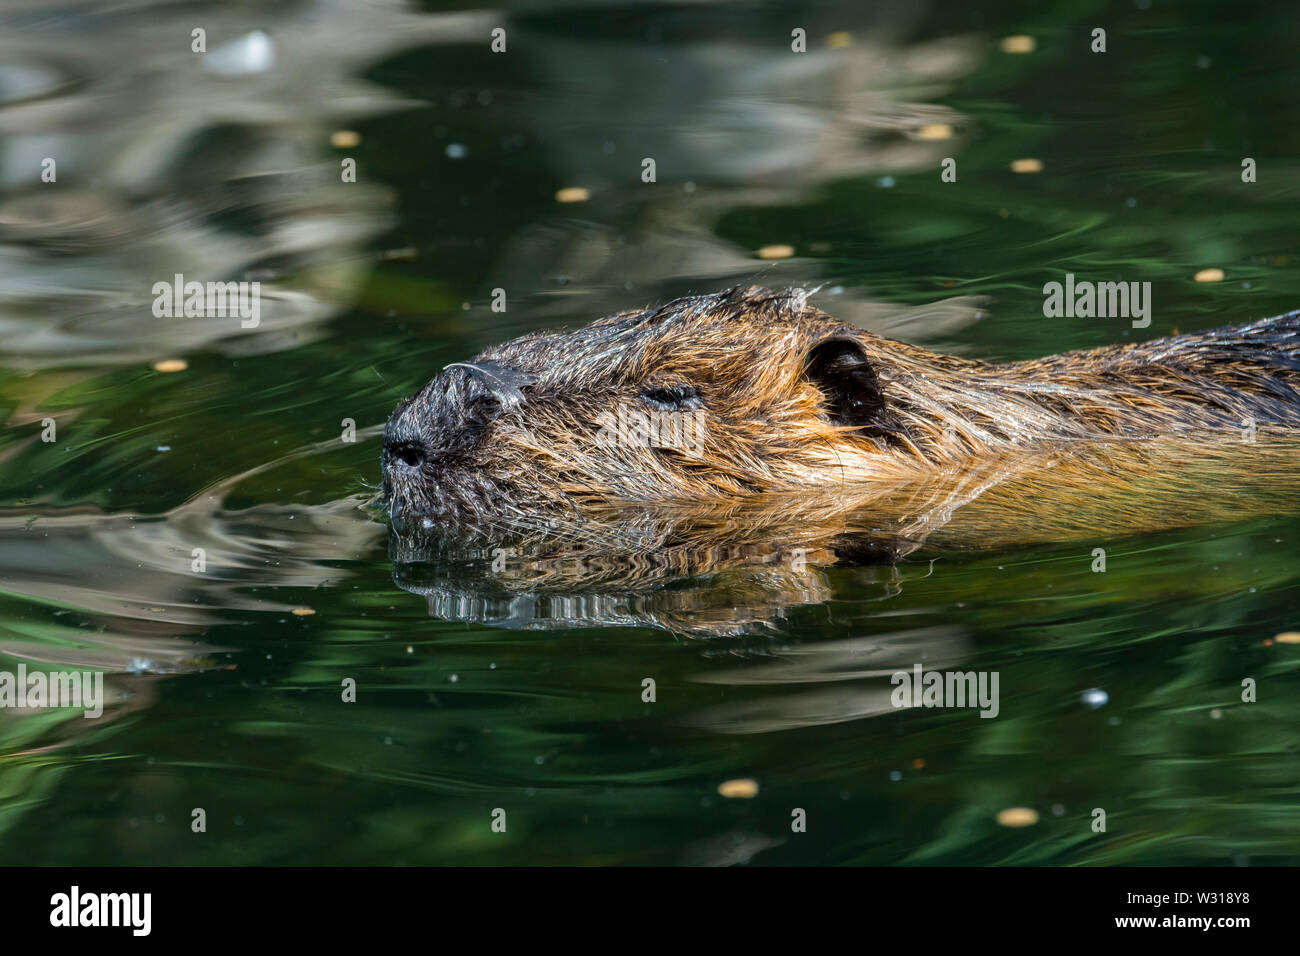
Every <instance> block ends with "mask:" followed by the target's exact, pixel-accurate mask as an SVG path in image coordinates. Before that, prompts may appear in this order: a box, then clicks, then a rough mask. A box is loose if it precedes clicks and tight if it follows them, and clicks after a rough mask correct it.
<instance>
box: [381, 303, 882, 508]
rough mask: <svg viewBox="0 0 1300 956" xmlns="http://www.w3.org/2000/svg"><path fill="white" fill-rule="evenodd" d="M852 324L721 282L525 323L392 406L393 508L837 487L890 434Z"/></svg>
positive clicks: (387, 440)
mask: <svg viewBox="0 0 1300 956" xmlns="http://www.w3.org/2000/svg"><path fill="white" fill-rule="evenodd" d="M866 338H869V337H868V336H865V335H864V333H862V332H861V331H859V330H857V329H854V328H852V327H850V326H847V325H845V324H843V323H841V322H838V321H836V320H834V319H832V318H830V317H829V316H826V315H824V314H822V313H820V312H818V311H817V310H815V309H812V308H809V307H808V306H807V305H806V304H805V301H804V295H803V294H802V293H798V292H790V293H772V292H768V291H766V290H761V289H750V290H743V291H742V290H733V291H731V292H728V293H723V294H719V295H709V296H699V297H694V298H687V299H680V300H677V301H675V302H671V303H669V304H668V305H665V306H663V307H662V308H658V309H653V310H649V311H646V312H638V313H625V314H622V315H616V316H612V317H610V318H606V319H602V320H600V321H598V322H595V323H593V324H592V325H589V326H587V327H586V328H581V329H577V330H574V331H567V332H544V333H535V334H532V335H527V336H524V337H523V338H519V339H516V340H514V341H512V342H507V343H505V344H504V345H500V346H498V347H496V348H492V349H489V350H487V351H486V352H483V353H482V354H480V355H478V356H477V357H475V358H474V359H472V360H471V361H468V362H464V363H455V364H453V365H450V366H448V367H447V368H446V369H445V370H444V371H443V372H442V374H441V375H439V376H437V377H436V378H435V379H433V381H431V382H429V383H428V384H427V385H426V386H425V387H424V388H423V389H422V390H421V391H420V392H419V394H417V395H416V396H415V397H414V398H412V399H410V400H408V401H405V402H403V403H402V404H401V405H400V406H399V407H398V408H397V410H396V411H395V412H394V413H393V415H392V417H391V419H390V420H389V422H388V426H387V428H386V429H385V432H384V453H383V468H384V485H385V491H386V493H387V496H388V498H389V500H390V502H391V503H392V508H393V510H394V512H395V513H398V514H403V513H404V514H415V515H443V514H457V513H469V514H481V513H486V512H500V511H502V510H508V509H510V508H512V507H517V508H521V509H529V510H533V509H537V508H555V507H563V506H565V505H566V504H580V503H581V502H582V501H583V500H586V499H592V498H595V499H602V500H608V499H622V500H630V501H660V500H670V499H675V498H684V499H692V498H700V497H735V496H737V495H744V494H748V493H752V492H756V491H763V490H772V489H777V488H790V487H796V486H800V485H803V484H808V483H819V482H825V481H827V480H839V475H840V472H841V470H842V469H843V467H844V466H846V465H847V467H848V469H849V471H850V472H855V469H854V467H853V465H852V463H846V462H844V460H843V459H844V457H845V455H844V449H845V448H846V447H851V448H853V449H855V452H857V454H861V453H866V452H869V451H870V450H872V449H875V448H877V447H882V448H883V447H884V446H885V445H886V444H887V443H888V442H889V441H890V440H891V439H890V433H891V431H892V430H893V429H894V428H895V427H897V426H896V423H895V422H894V420H893V417H892V416H890V415H889V414H888V413H887V410H886V409H885V408H884V404H883V393H882V385H881V382H880V380H879V378H878V376H877V373H876V370H875V369H876V363H874V362H872V361H871V360H870V358H869V357H868V353H867V350H866V349H865V348H864V345H863V341H864V340H865V339H866Z"/></svg>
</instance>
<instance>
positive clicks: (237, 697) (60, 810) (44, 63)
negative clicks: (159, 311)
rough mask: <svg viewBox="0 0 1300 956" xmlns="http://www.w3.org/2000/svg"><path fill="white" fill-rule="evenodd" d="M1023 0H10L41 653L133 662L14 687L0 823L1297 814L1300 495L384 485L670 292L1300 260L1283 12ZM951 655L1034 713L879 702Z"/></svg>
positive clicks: (1116, 833) (3, 839) (1232, 268)
mask: <svg viewBox="0 0 1300 956" xmlns="http://www.w3.org/2000/svg"><path fill="white" fill-rule="evenodd" d="M980 6H981V8H982V9H981V10H980V11H975V10H972V9H970V5H969V4H965V3H956V2H935V3H928V4H923V3H918V4H900V5H898V6H896V7H891V8H888V9H885V8H881V9H874V10H873V9H865V8H860V6H859V5H857V4H852V3H847V2H836V3H832V4H816V5H813V4H807V5H803V4H789V5H781V4H736V3H715V4H708V5H698V6H694V5H693V6H675V5H667V4H653V3H646V4H631V3H627V4H601V5H594V4H585V3H580V4H576V5H573V6H569V7H566V8H565V9H564V10H563V11H562V12H548V11H546V10H544V9H542V8H541V7H540V6H537V5H534V4H530V3H522V4H516V5H512V6H511V7H510V8H507V9H499V8H488V7H482V8H463V9H454V10H453V9H443V5H440V4H434V3H425V4H423V5H421V6H419V7H412V8H403V7H401V6H400V5H398V4H397V3H395V2H391V0H367V2H364V3H344V2H341V0H339V2H330V0H310V2H308V0H304V2H297V3H288V2H286V3H276V4H271V5H266V6H265V7H259V8H256V9H255V8H252V7H246V6H245V5H239V4H217V5H212V6H209V7H204V8H202V10H199V9H198V8H194V7H191V6H190V5H187V4H172V3H137V4H109V3H99V4H93V3H92V4H70V3H61V2H57V0H56V2H53V3H51V2H49V0H40V2H37V0H17V2H13V0H11V2H9V3H8V4H7V5H6V9H5V11H4V12H3V13H2V14H0V23H3V29H2V30H0V418H2V419H3V421H4V426H5V427H4V429H3V431H0V463H2V464H0V670H3V671H14V670H16V669H17V667H18V665H19V664H20V663H25V664H26V665H27V666H28V667H29V668H36V667H42V668H45V669H66V668H82V669H87V670H99V671H103V672H105V674H106V675H107V676H106V687H107V688H108V691H109V705H108V708H107V710H106V712H105V715H104V716H103V717H102V718H100V719H98V720H85V719H83V718H81V717H80V716H79V714H71V713H69V712H67V711H42V712H19V711H0V862H3V863H31V862H37V863H51V864H55V863H57V864H132V863H143V864H277V863H278V864H323V863H327V864H335V863H353V864H375V863H379V864H388V863H393V864H445V863H451V864H471V865H492V864H537V863H554V864H605V863H677V862H689V863H714V864H728V863H741V862H746V861H752V862H753V863H755V864H769V863H770V864H809V863H875V864H998V863H1003V864H1006V863H1033V864H1112V863H1137V864H1171V863H1201V864H1237V865H1246V864H1251V865H1260V864H1276V863H1292V864H1294V863H1295V862H1297V861H1298V860H1300V836H1297V834H1300V811H1297V793H1298V792H1300V760H1298V759H1297V758H1298V757H1300V712H1298V711H1297V708H1296V707H1295V703H1294V702H1295V700H1296V698H1297V693H1298V692H1300V656H1298V655H1300V646H1297V645H1296V644H1290V643H1285V642H1277V641H1275V640H1274V638H1275V636H1276V635H1278V634H1283V633H1287V632H1294V631H1296V630H1300V611H1298V608H1297V583H1298V580H1297V571H1296V562H1295V554H1296V542H1297V534H1298V533H1300V522H1298V521H1297V518H1296V517H1295V516H1294V514H1292V513H1291V509H1289V508H1287V507H1285V503H1283V504H1282V505H1280V506H1279V507H1278V508H1277V509H1276V510H1277V512H1278V513H1277V514H1274V515H1270V514H1263V515H1248V514H1246V513H1245V511H1244V510H1243V514H1241V515H1239V516H1237V517H1238V518H1239V519H1240V520H1230V521H1217V522H1215V523H1212V524H1208V525H1200V526H1196V527H1191V528H1182V529H1171V530H1164V531H1158V532H1155V533H1143V534H1133V533H1125V530H1124V529H1123V528H1102V527H1099V528H1098V529H1097V530H1096V533H1095V534H1094V535H1091V536H1089V537H1087V538H1086V539H1078V538H1076V539H1074V540H1070V541H1062V542H1055V543H1054V542H1046V543H1042V544H1037V545H1034V546H1032V547H1029V546H1017V547H998V548H984V549H981V548H973V549H972V548H965V549H935V550H933V551H928V550H921V551H917V552H915V553H913V554H909V555H906V556H905V557H904V558H903V560H901V561H900V562H899V563H898V564H896V565H888V564H881V563H872V564H864V565H861V566H830V567H822V566H815V567H813V568H812V569H811V570H805V571H803V572H800V573H798V574H794V573H791V572H788V570H787V569H785V568H784V567H782V568H778V569H775V570H773V569H768V570H767V571H764V570H762V569H757V570H756V569H753V568H750V569H745V568H737V569H732V570H729V571H724V572H716V573H714V572H709V573H700V574H675V575H668V576H660V577H658V578H656V577H655V576H653V575H652V576H650V578H649V580H645V579H637V578H636V577H635V576H629V575H628V574H627V573H625V570H626V569H624V572H617V571H616V572H613V573H611V574H610V575H609V576H608V577H606V578H604V579H600V580H591V579H590V578H585V579H584V578H581V577H579V578H577V579H573V578H564V577H563V576H561V577H560V578H558V579H556V580H552V581H549V582H546V583H537V582H533V583H531V584H530V583H529V581H527V580H524V581H522V582H521V581H520V580H518V579H517V578H512V577H511V576H510V575H509V574H505V575H503V574H501V573H499V572H496V571H494V570H493V568H492V567H491V555H490V553H488V554H486V555H483V556H480V557H478V558H474V557H470V556H462V560H460V561H459V562H457V561H454V560H452V561H448V560H443V561H441V562H439V561H425V562H419V561H408V560H406V558H408V557H410V556H409V555H404V554H402V553H401V552H400V549H399V550H397V551H390V546H391V545H392V542H390V534H389V529H388V527H387V526H386V525H385V524H384V523H383V522H382V521H379V520H376V515H375V514H374V513H373V512H371V511H367V510H366V509H364V508H363V507H361V506H362V504H363V503H364V502H365V501H367V500H368V499H369V498H370V497H372V495H373V493H374V490H375V487H376V484H377V482H378V480H379V465H378V459H379V446H378V441H377V435H378V431H377V428H378V426H379V425H381V424H382V422H383V421H384V420H385V419H386V418H387V416H388V414H389V412H390V411H391V409H392V407H393V406H394V405H395V404H396V403H397V401H398V399H399V398H401V397H402V396H404V395H408V394H410V393H412V392H413V391H414V390H415V389H417V388H418V387H419V386H420V385H421V384H422V383H423V382H424V381H425V380H426V379H427V378H428V377H429V376H430V375H432V374H433V373H434V372H435V371H436V370H438V369H440V368H441V367H442V366H443V365H445V364H447V363H448V362H452V361H457V360H462V359H465V358H466V357H468V356H470V355H472V354H473V353H474V352H476V351H478V350H479V349H481V348H484V347H486V346H488V345H490V344H493V343H495V342H498V341H500V340H502V339H504V338H507V337H511V336H514V335H518V334H522V333H523V332H526V331H529V330H532V329H536V328H543V327H547V326H551V325H563V324H571V323H579V322H585V321H588V320H590V319H592V318H595V317H598V316H600V315H604V314H608V313H612V312H616V311H621V310H625V309H630V308H638V307H642V306H645V305H647V304H651V303H655V302H661V301H664V300H666V299H668V298H671V297H673V296H676V295H680V294H685V293H690V292H707V291H715V290H718V289H721V288H725V287H728V286H730V285H734V284H737V283H748V282H758V283H763V284H768V285H774V286H785V285H804V286H810V287H811V286H816V287H819V289H820V291H819V292H818V293H817V294H816V297H815V299H814V301H815V302H816V304H817V305H819V306H820V307H821V308H823V309H825V310H826V311H828V312H830V313H832V314H834V315H836V316H839V317H841V318H844V319H846V320H849V321H853V322H855V323H858V324H861V325H863V326H864V327H867V328H870V329H872V330H874V331H878V332H882V333H884V334H888V335H892V336H896V337H899V338H903V339H907V340H910V341H915V342H918V343H922V344H924V345H926V346H927V347H931V348H937V349H943V350H947V351H953V352H958V353H961V354H965V355H970V356H975V357H981V358H986V359H993V360H1006V359H1021V358H1030V357H1034V356H1038V355H1042V354H1046V353H1050V352H1056V351H1060V350H1063V349H1068V348H1081V347H1087V346H1093V345H1103V344H1108V343H1112V342H1122V341H1130V340H1134V339H1147V338H1153V337H1156V336H1159V335H1164V334H1169V333H1171V332H1173V331H1175V330H1179V331H1190V330H1194V329H1204V328H1211V327H1214V326H1216V325H1220V324H1224V323H1226V322H1232V321H1245V320H1248V319H1252V318H1259V317H1263V316H1267V315H1273V314H1276V313H1280V312H1283V311H1287V310H1290V309H1294V308H1297V307H1300V273H1297V270H1296V268H1295V263H1296V259H1295V257H1296V256H1297V255H1298V254H1300V244H1298V243H1297V236H1296V223H1297V222H1300V197H1298V196H1297V190H1296V187H1295V183H1296V182H1297V181H1298V176H1300V167H1298V166H1297V163H1296V161H1295V160H1294V158H1293V157H1294V156H1295V155H1297V152H1298V151H1300V132H1298V130H1300V124H1297V123H1296V122H1294V120H1295V119H1296V118H1297V115H1296V110H1295V107H1294V105H1293V102H1292V100H1293V97H1292V94H1291V91H1293V90H1294V89H1295V88H1296V85H1297V82H1300V67H1298V66H1297V62H1296V59H1295V56H1294V50H1295V49H1296V47H1297V44H1298V41H1300V36H1297V32H1298V31H1300V27H1298V25H1297V24H1300V21H1297V20H1296V19H1295V18H1294V17H1293V16H1292V15H1291V11H1289V10H1288V9H1287V8H1286V7H1285V6H1282V5H1278V6H1275V7H1274V6H1269V5H1257V6H1250V7H1241V6H1235V7H1234V6H1219V5H1215V4H1210V3H1186V4H1177V5H1175V4H1172V3H1164V2H1160V0H1149V2H1147V0H1143V2H1142V3H1139V4H1132V3H1119V2H1117V3H1111V4H1097V3H1083V2H1059V3H1052V4H1048V5H1042V4H1035V5H1025V6H1021V5H1018V4H1011V3H994V4H982V5H980ZM197 25H202V26H204V28H205V29H206V31H207V41H208V51H209V52H208V53H207V54H204V55H203V56H200V55H198V54H195V53H193V52H192V51H191V49H190V39H189V38H190V32H191V30H192V29H193V28H194V27H195V26H197ZM1098 26H1100V27H1104V28H1105V29H1106V30H1107V36H1108V50H1107V52H1106V53H1104V54H1094V53H1092V52H1090V50H1089V43H1090V36H1091V33H1092V30H1093V29H1094V28H1095V27H1098ZM497 27H502V28H504V29H505V30H506V31H507V37H508V42H507V51H506V52H505V53H504V54H493V53H492V52H491V50H490V48H489V42H490V34H491V31H492V30H493V29H494V28H497ZM795 27H800V28H803V29H805V30H806V31H807V37H808V52H807V53H804V54H793V53H791V52H790V33H791V30H792V29H794V28H795ZM1017 35H1027V36H1030V37H1033V38H1034V41H1035V42H1034V49H1033V51H1032V52H1030V53H1023V54H1014V53H1007V52H1004V50H1003V48H1002V45H1001V41H1002V40H1003V38H1005V37H1008V36H1017ZM205 57H206V59H205ZM46 157H52V158H54V159H56V161H57V180H56V182H54V183H43V182H42V181H41V179H40V170H41V161H42V160H43V159H44V158H46ZM646 157H652V158H654V159H655V161H656V173H657V181H656V182H654V183H652V184H651V183H644V182H642V180H641V170H642V160H643V159H644V158H646ZM949 157H950V158H954V159H955V160H956V162H957V181H956V182H955V183H943V182H941V180H940V177H939V168H940V163H941V161H942V160H943V159H945V158H949ZM1245 157H1251V158H1254V159H1255V160H1256V161H1257V164H1258V170H1259V173H1258V181H1257V182H1255V183H1252V184H1246V183H1243V182H1242V181H1241V175H1240V172H1241V163H1242V159H1243V158H1245ZM345 158H351V159H355V161H356V165H357V181H356V182H355V183H346V184H344V183H342V182H340V179H339V170H340V163H341V161H342V160H343V159H345ZM1024 158H1034V159H1038V160H1040V161H1041V163H1042V169H1041V172H1038V173H1031V174H1016V173H1013V172H1012V171H1011V169H1010V164H1011V163H1012V162H1013V161H1014V160H1017V159H1024ZM576 187H580V188H582V189H585V190H587V191H588V192H589V198H588V199H587V200H586V201H585V202H581V203H560V202H557V201H556V194H557V191H559V190H562V189H567V188H576ZM775 245H788V246H791V247H792V251H793V255H791V256H789V257H786V258H777V259H765V258H760V257H759V253H758V250H760V249H762V248H764V247H769V246H775ZM1211 268H1215V269H1222V270H1223V272H1224V278H1223V280H1222V281H1219V282H1197V281H1194V278H1193V277H1194V276H1195V275H1196V273H1198V272H1200V271H1201V270H1205V269H1211ZM1066 272H1073V273H1076V274H1077V275H1079V276H1081V277H1086V278H1093V279H1095V280H1122V281H1149V282H1151V283H1152V287H1153V297H1154V303H1155V306H1154V311H1153V320H1152V324H1151V326H1150V328H1147V329H1140V330H1139V329H1132V328H1131V327H1129V325H1128V323H1127V322H1125V321H1123V320H1100V319H1098V320H1087V319H1045V318H1043V315H1042V298H1043V297H1042V291H1041V290H1042V285H1043V284H1044V283H1045V282H1048V281H1054V280H1055V281H1059V280H1061V279H1062V278H1063V276H1064V274H1065V273H1066ZM177 273H181V274H184V275H185V276H186V277H187V278H196V279H200V280H248V281H253V280H257V281H260V282H262V283H263V287H262V288H263V297H262V298H263V301H262V315H261V321H260V324H259V325H258V327H257V328H255V329H243V328H240V324H239V322H238V321H237V320H234V319H217V318H209V319H200V318H190V319H185V318H173V319H159V318H156V317H155V316H154V315H153V313H152V311H151V303H152V301H153V298H154V296H153V294H152V293H151V288H152V286H153V284H154V283H155V282H158V281H160V280H170V279H171V278H172V276H173V275H175V274H177ZM498 288H500V289H504V290H505V291H506V295H507V302H508V307H507V309H506V311H505V312H496V311H493V310H492V308H491V300H492V291H493V290H494V289H498ZM175 359H181V360H183V362H184V368H183V370H180V371H174V372H160V371H157V370H156V369H155V365H156V364H157V363H159V362H163V361H165V360H175ZM163 367H164V368H166V367H167V366H163ZM46 419H53V420H54V422H55V423H56V426H57V429H56V431H57V440H56V441H54V442H52V443H51V442H43V441H42V440H41V433H42V431H43V428H44V425H43V422H44V420H46ZM346 419H350V420H351V421H352V422H353V423H355V426H356V440H355V441H345V440H343V438H342V436H343V434H344V432H345V429H346V425H345V420H346ZM744 530H745V529H743V528H740V529H738V531H744ZM197 548H201V549H203V552H204V554H205V557H206V570H205V571H203V572H196V571H195V570H193V561H194V557H193V554H194V549H197ZM1096 548H1103V549H1104V550H1105V552H1106V557H1107V569H1106V571H1105V572H1104V573H1097V572H1094V571H1093V567H1094V565H1095V556H1094V549H1096ZM915 662H921V663H923V664H924V665H925V666H926V667H934V668H940V669H960V670H975V671H986V672H994V671H996V672H998V673H999V675H1000V687H1001V707H1000V712H999V714H998V716H997V717H996V718H995V719H981V718H980V717H979V715H978V713H977V712H976V711H974V710H970V709H966V710H951V709H950V710H940V709H924V708H913V709H903V710H900V709H897V708H894V707H892V706H891V705H890V702H889V692H890V689H891V686H890V683H889V679H888V675H889V674H891V673H893V672H894V671H895V670H897V669H900V668H902V669H910V668H911V667H912V665H913V663H915ZM646 678H652V679H653V680H654V682H655V686H656V700H655V702H654V703H646V702H644V701H643V699H642V695H643V681H644V680H645V679H646ZM1245 678H1253V679H1254V681H1255V682H1256V683H1257V686H1258V700H1257V702H1254V703H1244V702H1242V700H1241V694H1242V687H1241V683H1242V680H1243V679H1245ZM345 679H352V680H355V681H356V684H357V688H358V692H357V699H356V702H355V703H343V702H342V700H341V687H342V682H343V681H344V680H345ZM1092 690H1102V691H1104V692H1105V694H1104V696H1105V703H1104V704H1103V705H1101V706H1094V705H1090V703H1089V702H1088V701H1092V702H1093V704H1095V703H1096V701H1097V700H1099V699H1100V698H1099V697H1097V696H1096V695H1093V696H1090V697H1088V698H1087V699H1086V700H1085V697H1084V694H1085V692H1087V691H1092ZM737 779H745V780H752V781H754V783H755V784H756V789H757V792H756V794H754V795H753V796H751V797H748V798H746V797H726V796H723V795H722V794H721V793H719V787H720V786H721V785H723V784H725V783H727V782H728V781H734V780H737ZM724 789H726V788H724ZM751 790H752V788H751ZM728 792H733V791H728ZM200 807H201V808H204V809H205V810H206V813H207V820H208V829H207V832H206V833H204V834H196V833H194V832H192V831H191V826H190V821H191V813H192V810H193V809H194V808H200ZM1012 807H1025V808H1030V809H1032V810H1034V811H1035V812H1036V813H1037V817H1038V820H1037V823H1035V824H1034V825H1032V826H1028V827H1023V828H1010V827H1006V826H1002V825H999V823H998V820H997V816H998V814H999V813H1000V812H1001V811H1003V810H1005V809H1008V808H1012ZM497 808H501V809H504V810H505V811H506V814H507V818H508V826H507V829H506V832H504V833H499V832H494V831H493V829H492V827H491V823H492V814H493V811H494V810H495V809H497ZM1095 808H1103V809H1104V810H1105V811H1106V814H1107V830H1106V832H1105V833H1097V832H1094V831H1093V829H1092V827H1091V823H1092V819H1093V811H1094V809H1095ZM796 809H802V810H803V811H805V812H806V816H807V828H806V832H794V831H793V830H792V828H791V820H792V813H793V811H795V810H796Z"/></svg>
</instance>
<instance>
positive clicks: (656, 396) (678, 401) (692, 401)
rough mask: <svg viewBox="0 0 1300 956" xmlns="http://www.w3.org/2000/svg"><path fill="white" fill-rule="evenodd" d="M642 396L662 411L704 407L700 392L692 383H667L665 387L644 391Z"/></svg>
mask: <svg viewBox="0 0 1300 956" xmlns="http://www.w3.org/2000/svg"><path fill="white" fill-rule="evenodd" d="M641 397H642V398H643V399H645V400H646V401H647V402H649V403H650V404H651V405H653V406H654V407H655V408H657V409H660V410H661V411H673V410H676V409H682V408H703V407H704V402H703V401H702V400H701V399H700V394H699V392H697V391H696V390H695V389H694V388H692V387H691V386H690V385H667V386H664V387H663V388H650V389H646V390H645V391H644V392H642V393H641Z"/></svg>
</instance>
